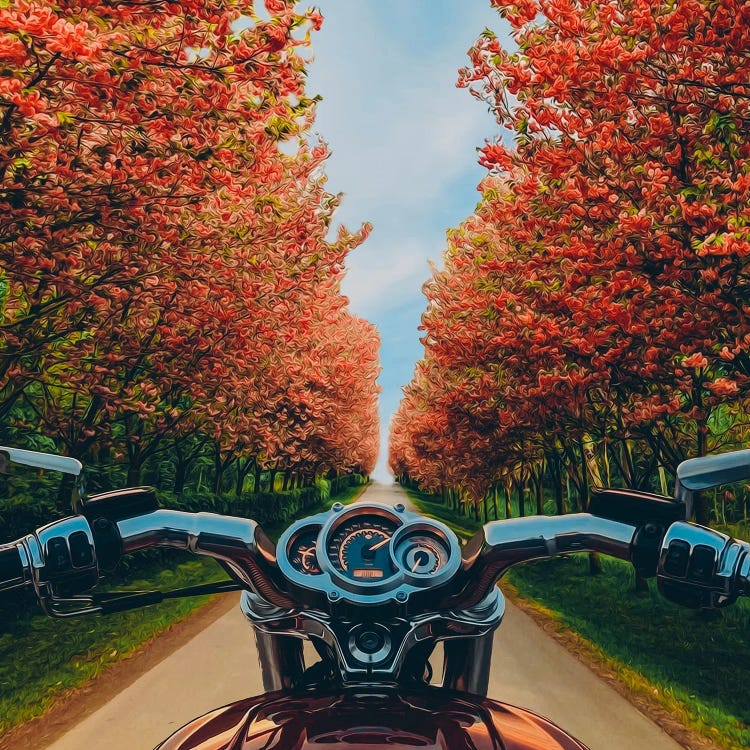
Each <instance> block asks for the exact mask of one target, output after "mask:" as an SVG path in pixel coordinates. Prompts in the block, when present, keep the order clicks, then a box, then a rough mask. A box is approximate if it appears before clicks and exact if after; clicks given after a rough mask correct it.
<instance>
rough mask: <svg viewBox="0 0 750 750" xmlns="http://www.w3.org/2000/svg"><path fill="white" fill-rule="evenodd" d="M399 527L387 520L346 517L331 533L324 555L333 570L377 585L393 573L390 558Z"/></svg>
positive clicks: (371, 515) (385, 517)
mask: <svg viewBox="0 0 750 750" xmlns="http://www.w3.org/2000/svg"><path fill="white" fill-rule="evenodd" d="M397 528H398V523H397V522H396V521H395V520H394V519H391V518H390V517H388V516H381V515H375V514H370V513H367V514H363V515H360V516H349V517H348V518H346V519H344V520H343V521H342V523H341V524H340V525H339V526H338V527H337V528H336V529H335V530H334V531H333V534H332V535H331V537H330V539H329V540H328V544H327V545H326V555H327V557H328V560H329V561H330V563H331V564H332V565H333V567H334V568H335V569H336V570H337V571H338V572H339V573H341V574H343V575H344V576H346V577H347V578H350V579H351V580H354V581H359V582H363V583H366V582H379V581H383V580H384V579H386V578H390V577H391V576H392V575H393V574H394V573H395V572H396V571H395V569H394V568H393V564H392V562H391V554H390V542H391V537H392V536H393V534H394V532H395V531H396V529H397Z"/></svg>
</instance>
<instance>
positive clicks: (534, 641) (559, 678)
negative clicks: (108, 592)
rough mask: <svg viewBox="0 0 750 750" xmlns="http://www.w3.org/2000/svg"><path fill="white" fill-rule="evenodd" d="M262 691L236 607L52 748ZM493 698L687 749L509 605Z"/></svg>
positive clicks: (145, 734)
mask: <svg viewBox="0 0 750 750" xmlns="http://www.w3.org/2000/svg"><path fill="white" fill-rule="evenodd" d="M362 501H374V502H386V503H389V504H393V503H395V502H403V503H404V504H406V505H407V506H408V504H409V501H408V498H407V497H406V495H405V493H404V492H403V491H402V490H401V489H400V487H398V486H397V485H383V484H373V485H371V486H370V487H369V488H368V489H367V490H366V491H365V493H364V494H363V496H362V498H361V500H360V502H362ZM436 671H438V673H439V670H436ZM261 692H263V691H262V687H261V681H260V670H259V667H258V658H257V652H256V650H255V643H254V639H253V637H252V634H251V632H250V630H249V627H248V625H247V623H246V622H245V621H244V620H243V617H242V615H241V613H240V611H239V609H238V608H235V609H233V610H232V611H230V612H229V613H228V614H226V615H224V616H222V617H220V618H219V619H218V620H216V621H215V622H214V623H213V624H211V625H210V626H209V627H207V628H206V629H205V630H203V631H202V632H200V633H198V635H197V636H195V637H193V638H192V639H191V640H189V641H188V642H187V643H185V644H184V645H183V646H182V647H181V648H179V649H178V650H176V651H175V652H173V653H172V654H171V655H170V656H168V657H167V658H166V659H164V660H163V661H162V662H160V663H159V664H157V665H156V666H155V667H154V668H153V669H151V670H150V671H148V672H146V673H145V674H144V675H142V676H141V677H140V678H138V679H137V680H136V681H135V682H133V683H132V684H130V685H129V686H128V687H126V688H125V689H124V690H123V691H122V692H121V693H120V694H119V695H117V696H116V697H115V698H113V699H112V700H111V701H109V702H108V703H107V704H106V705H104V706H103V707H102V708H100V709H99V710H97V711H95V712H94V713H92V714H91V715H90V716H88V717H87V718H86V719H85V720H83V721H82V722H81V723H79V724H78V725H77V726H76V727H74V728H73V729H72V730H71V731H69V732H68V733H67V734H65V735H63V736H62V737H61V738H60V739H58V740H57V741H55V742H54V743H53V744H52V745H48V746H47V748H46V749H45V750H80V748H96V747H106V748H107V750H139V748H142V749H143V750H150V748H153V747H154V746H155V745H156V744H157V743H158V742H159V741H160V740H162V739H164V738H165V737H166V736H168V735H169V734H171V733H172V732H173V731H175V730H176V729H178V728H179V727H180V726H182V725H183V724H185V723H186V722H187V721H189V720H190V719H192V718H194V717H195V716H199V715H200V714H202V713H205V712H206V711H208V710H210V709H212V708H216V707H218V706H221V705H224V704H226V703H230V702H232V701H234V700H238V699H240V698H245V697H247V696H249V695H256V694H258V693H261ZM489 695H490V697H493V698H498V699H500V700H503V701H505V702H506V703H511V704H513V705H518V706H524V707H526V708H530V709H532V710H533V711H536V712H537V713H539V714H542V715H543V716H546V717H548V718H550V719H552V721H554V722H555V723H557V724H559V725H560V726H562V727H563V728H565V729H566V730H567V731H568V732H570V733H571V734H573V735H574V736H576V737H578V738H579V739H580V740H582V741H583V742H585V743H586V744H587V745H588V746H589V747H590V748H591V750H633V748H648V750H679V748H680V745H678V744H677V743H676V742H675V741H674V740H673V739H671V738H670V737H669V736H668V735H667V734H665V733H664V732H663V731H662V730H661V729H660V728H659V727H658V726H656V724H654V723H653V722H652V721H650V720H649V719H647V718H646V717H645V716H644V715H643V714H641V713H640V712H639V711H638V710H637V709H636V708H634V707H633V706H632V705H631V704H630V703H628V701H626V700H625V699H624V698H623V697H622V696H621V695H619V694H618V693H617V692H615V691H614V690H613V689H612V688H611V687H609V686H608V685H607V684H606V683H605V682H603V681H602V680H601V679H600V678H599V677H597V676H596V675H595V674H594V673H593V672H591V671H590V670H589V669H588V668H586V667H585V666H583V665H582V664H581V663H580V662H579V661H578V660H577V659H576V658H575V657H574V656H572V655H571V654H569V653H568V652H567V651H566V650H565V649H564V648H563V647H562V646H561V645H560V644H559V643H557V642H556V641H555V640H553V639H552V638H550V637H549V636H548V635H547V634H546V633H544V631H543V630H541V629H540V628H539V627H538V626H537V625H536V623H535V622H534V621H533V620H532V619H531V618H529V617H528V616H527V615H526V614H524V613H523V612H521V611H520V610H519V609H517V608H516V607H514V606H513V605H511V604H510V603H508V609H507V613H506V616H505V620H504V621H503V624H502V626H501V628H500V629H499V630H498V631H497V633H496V634H495V651H494V656H493V663H492V675H491V679H490V688H489ZM39 750H42V749H41V748H40V749H39Z"/></svg>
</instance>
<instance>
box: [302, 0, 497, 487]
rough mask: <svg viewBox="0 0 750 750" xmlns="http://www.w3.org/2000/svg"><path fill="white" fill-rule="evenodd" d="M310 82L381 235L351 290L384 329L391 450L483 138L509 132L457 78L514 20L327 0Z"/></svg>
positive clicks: (383, 405) (450, 8) (331, 173)
mask: <svg viewBox="0 0 750 750" xmlns="http://www.w3.org/2000/svg"><path fill="white" fill-rule="evenodd" d="M316 4H317V6H318V7H319V8H320V10H321V11H322V13H323V15H324V16H325V23H324V24H323V29H322V31H320V32H318V33H317V34H315V35H314V37H313V48H314V52H315V58H314V61H313V62H312V64H311V65H310V75H309V83H308V87H307V91H308V93H309V94H320V95H321V96H322V97H323V101H322V102H321V104H320V105H319V107H318V116H317V124H316V130H317V131H318V132H319V133H320V135H321V136H322V137H323V138H324V139H325V140H326V141H327V142H328V144H329V146H330V148H331V150H332V152H333V153H332V156H331V158H330V160H329V162H328V166H327V173H328V187H329V189H330V190H331V191H332V192H343V193H344V194H345V197H344V201H343V204H342V206H341V208H340V209H339V212H338V214H337V219H338V221H340V222H343V223H345V224H346V225H348V226H350V227H352V228H354V227H356V226H358V225H359V224H361V223H362V222H363V221H371V222H372V223H373V224H374V225H375V230H374V232H373V235H372V236H371V237H370V239H369V240H368V241H367V242H366V243H365V244H364V245H363V246H362V247H360V248H359V249H357V250H356V251H355V252H354V253H353V254H352V255H351V256H350V259H349V263H348V272H347V278H346V281H345V283H344V293H345V294H347V295H348V296H349V299H350V301H351V308H352V310H353V311H354V312H356V313H357V314H359V315H361V316H363V317H365V318H367V319H368V320H371V321H373V322H374V323H375V324H376V325H377V326H378V329H379V330H380V334H381V337H382V348H381V364H382V368H383V372H382V375H381V377H380V384H381V386H382V389H383V392H382V394H381V401H380V418H381V449H380V459H379V462H378V468H377V469H376V471H375V477H376V478H378V479H386V478H388V477H389V474H388V471H387V468H386V461H387V454H388V444H387V439H388V423H389V419H390V416H391V414H392V413H393V412H394V411H395V409H396V407H397V405H398V402H399V400H400V398H401V387H402V386H404V385H406V384H407V383H408V382H409V380H410V379H411V376H412V373H413V370H414V363H415V362H416V360H418V359H419V358H420V357H421V356H422V346H421V344H420V343H419V335H420V334H419V331H418V330H417V326H418V325H419V320H420V315H421V313H422V311H423V309H424V306H425V300H424V297H423V296H422V293H421V286H422V284H423V283H424V281H426V280H427V278H428V276H429V273H430V270H429V266H428V259H431V260H433V261H435V262H439V261H440V255H441V253H442V251H443V248H444V245H445V232H446V230H447V229H449V228H450V227H452V226H455V225H457V224H458V223H460V222H461V221H462V219H464V218H465V217H466V216H467V215H468V214H470V213H471V212H472V211H473V209H474V206H475V205H476V203H477V200H478V193H477V191H476V186H477V184H478V182H479V181H480V180H481V179H482V177H483V174H484V170H483V169H482V168H481V167H479V165H478V164H477V154H476V148H477V147H478V146H481V145H482V144H483V143H484V141H485V139H486V138H488V137H491V136H492V135H493V134H494V133H496V132H497V131H498V128H497V126H496V124H495V122H494V119H493V118H492V116H491V115H490V114H489V112H488V111H487V107H486V105H484V104H483V103H482V102H479V101H477V100H476V99H474V98H473V97H472V96H471V94H470V93H469V92H468V91H467V90H465V89H457V88H456V87H455V82H456V78H457V71H458V68H459V67H461V66H463V65H464V64H465V63H466V61H467V57H466V52H467V50H468V49H469V47H470V46H471V45H472V43H473V42H474V40H475V39H476V38H477V37H478V36H479V35H480V34H481V32H482V31H483V29H484V28H486V27H490V28H492V29H494V30H495V31H498V32H499V31H500V30H501V29H502V28H503V24H502V21H501V19H500V18H499V16H498V15H497V13H496V12H495V11H493V10H492V9H491V8H490V7H489V0H318V2H317V3H316Z"/></svg>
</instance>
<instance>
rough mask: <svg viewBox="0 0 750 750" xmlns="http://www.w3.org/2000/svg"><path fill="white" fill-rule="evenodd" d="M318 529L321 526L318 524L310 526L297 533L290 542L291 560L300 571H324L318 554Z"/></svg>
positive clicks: (313, 572) (316, 572)
mask: <svg viewBox="0 0 750 750" xmlns="http://www.w3.org/2000/svg"><path fill="white" fill-rule="evenodd" d="M318 531H320V528H319V527H317V526H313V527H308V528H306V529H303V530H302V531H300V532H299V533H298V534H295V535H294V536H293V537H292V539H291V541H290V542H289V547H288V555H289V561H290V562H291V563H292V566H293V567H294V569H295V570H297V571H299V572H300V573H306V574H307V575H319V574H320V573H321V572H322V571H321V570H320V565H318V555H317V543H318Z"/></svg>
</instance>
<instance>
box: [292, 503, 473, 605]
mask: <svg viewBox="0 0 750 750" xmlns="http://www.w3.org/2000/svg"><path fill="white" fill-rule="evenodd" d="M277 556H278V563H279V568H280V569H281V571H282V572H283V573H284V575H285V576H286V577H287V578H288V579H289V580H291V581H292V582H294V583H296V584H298V585H300V586H302V587H304V588H306V589H312V590H319V591H322V592H324V593H326V594H327V595H328V599H329V600H330V601H336V600H339V599H340V600H349V601H355V602H358V603H363V604H367V603H373V604H375V603H378V602H380V601H383V600H384V599H395V600H396V601H406V599H408V597H409V595H410V593H412V592H413V591H415V590H418V589H425V588H429V587H431V586H436V585H439V584H441V583H443V582H445V581H446V580H448V578H450V577H452V576H453V574H454V573H455V572H456V571H457V570H458V567H459V565H460V557H461V555H460V547H459V544H458V539H457V538H456V536H455V534H453V532H452V531H451V530H450V529H449V528H448V527H447V526H445V525H444V524H442V523H440V522H438V521H434V520H432V519H428V518H424V517H422V516H419V515H416V514H413V513H409V512H407V511H406V510H404V508H403V506H401V505H397V506H395V507H393V508H391V507H388V506H381V505H375V504H367V505H365V504H357V505H353V506H349V507H348V508H344V506H341V505H339V504H337V505H334V506H333V508H332V509H331V511H329V512H327V513H323V514H320V515H318V516H313V517H311V518H307V519H303V520H301V521H298V522H297V523H295V524H293V525H292V526H291V527H290V528H289V529H287V530H286V532H284V534H283V535H282V537H281V539H280V540H279V544H278V547H277Z"/></svg>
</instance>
